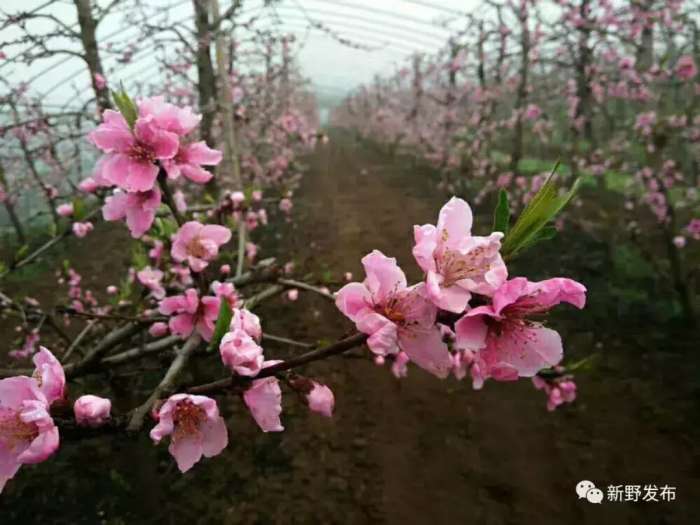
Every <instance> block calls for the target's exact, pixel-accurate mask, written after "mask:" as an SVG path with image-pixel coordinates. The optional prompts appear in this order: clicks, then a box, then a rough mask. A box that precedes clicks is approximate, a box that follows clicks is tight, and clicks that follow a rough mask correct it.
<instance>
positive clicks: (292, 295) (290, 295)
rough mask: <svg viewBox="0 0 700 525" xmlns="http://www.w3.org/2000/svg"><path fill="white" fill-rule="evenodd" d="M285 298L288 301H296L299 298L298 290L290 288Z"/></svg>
mask: <svg viewBox="0 0 700 525" xmlns="http://www.w3.org/2000/svg"><path fill="white" fill-rule="evenodd" d="M287 299H289V300H290V301H296V300H297V299H299V290H297V289H296V288H292V289H291V290H289V291H287Z"/></svg>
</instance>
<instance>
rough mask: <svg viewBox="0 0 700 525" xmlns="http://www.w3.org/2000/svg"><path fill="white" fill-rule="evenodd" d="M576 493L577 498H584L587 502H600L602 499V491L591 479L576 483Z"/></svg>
mask: <svg viewBox="0 0 700 525" xmlns="http://www.w3.org/2000/svg"><path fill="white" fill-rule="evenodd" d="M576 494H577V495H578V499H585V500H587V501H588V502H589V503H602V501H603V491H602V490H600V489H598V488H596V486H595V483H593V482H592V481H588V480H583V481H579V482H578V483H577V484H576Z"/></svg>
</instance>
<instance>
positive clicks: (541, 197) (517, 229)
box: [501, 162, 580, 258]
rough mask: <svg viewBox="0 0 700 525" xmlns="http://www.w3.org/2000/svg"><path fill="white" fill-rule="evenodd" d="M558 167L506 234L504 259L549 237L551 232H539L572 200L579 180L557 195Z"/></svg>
mask: <svg viewBox="0 0 700 525" xmlns="http://www.w3.org/2000/svg"><path fill="white" fill-rule="evenodd" d="M558 166H559V163H558V162H557V164H556V165H555V166H554V169H553V170H552V173H551V174H550V175H549V177H548V178H547V180H546V182H545V183H544V185H543V186H542V188H540V191H538V192H537V194H536V195H535V196H534V197H533V198H532V200H531V201H530V202H529V203H528V205H527V206H526V207H525V209H524V210H523V212H522V213H521V214H520V217H518V220H517V221H515V224H514V225H513V227H512V228H511V230H510V232H508V235H507V236H506V238H505V240H504V241H503V245H502V248H501V254H502V255H503V256H504V257H506V258H512V257H514V256H515V255H517V254H518V253H519V252H520V251H522V250H523V249H525V248H527V247H528V246H532V245H533V244H534V243H536V242H539V241H541V240H545V239H546V238H548V236H550V237H551V235H552V233H551V230H549V231H548V232H547V233H544V234H541V233H540V232H541V231H542V229H543V228H544V227H545V226H546V225H547V223H549V222H550V221H551V220H552V219H554V217H556V216H557V214H558V213H559V212H560V211H561V210H562V209H563V208H564V207H565V206H566V205H567V204H568V203H569V201H570V200H571V199H572V198H573V196H574V194H575V193H576V191H577V189H578V185H579V180H580V179H577V180H576V181H575V182H574V184H573V185H572V186H571V189H570V190H569V191H568V192H566V193H565V194H564V195H559V194H558V192H557V188H556V186H555V184H554V174H555V172H556V170H557V167H558Z"/></svg>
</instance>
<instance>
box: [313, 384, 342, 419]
mask: <svg viewBox="0 0 700 525" xmlns="http://www.w3.org/2000/svg"><path fill="white" fill-rule="evenodd" d="M312 383H313V388H312V389H311V392H309V393H308V394H307V395H306V401H307V402H308V403H309V408H310V409H311V410H312V411H314V412H318V413H319V414H321V415H322V416H326V417H331V416H332V415H333V407H334V406H335V397H334V396H333V391H332V390H331V389H330V388H328V387H327V386H326V385H321V384H319V383H316V382H315V381H313V382H312Z"/></svg>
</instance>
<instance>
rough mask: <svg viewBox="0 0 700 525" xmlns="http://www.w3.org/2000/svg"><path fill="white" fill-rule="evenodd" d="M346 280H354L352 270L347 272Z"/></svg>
mask: <svg viewBox="0 0 700 525" xmlns="http://www.w3.org/2000/svg"><path fill="white" fill-rule="evenodd" d="M345 280H346V281H347V282H350V281H352V272H345Z"/></svg>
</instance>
